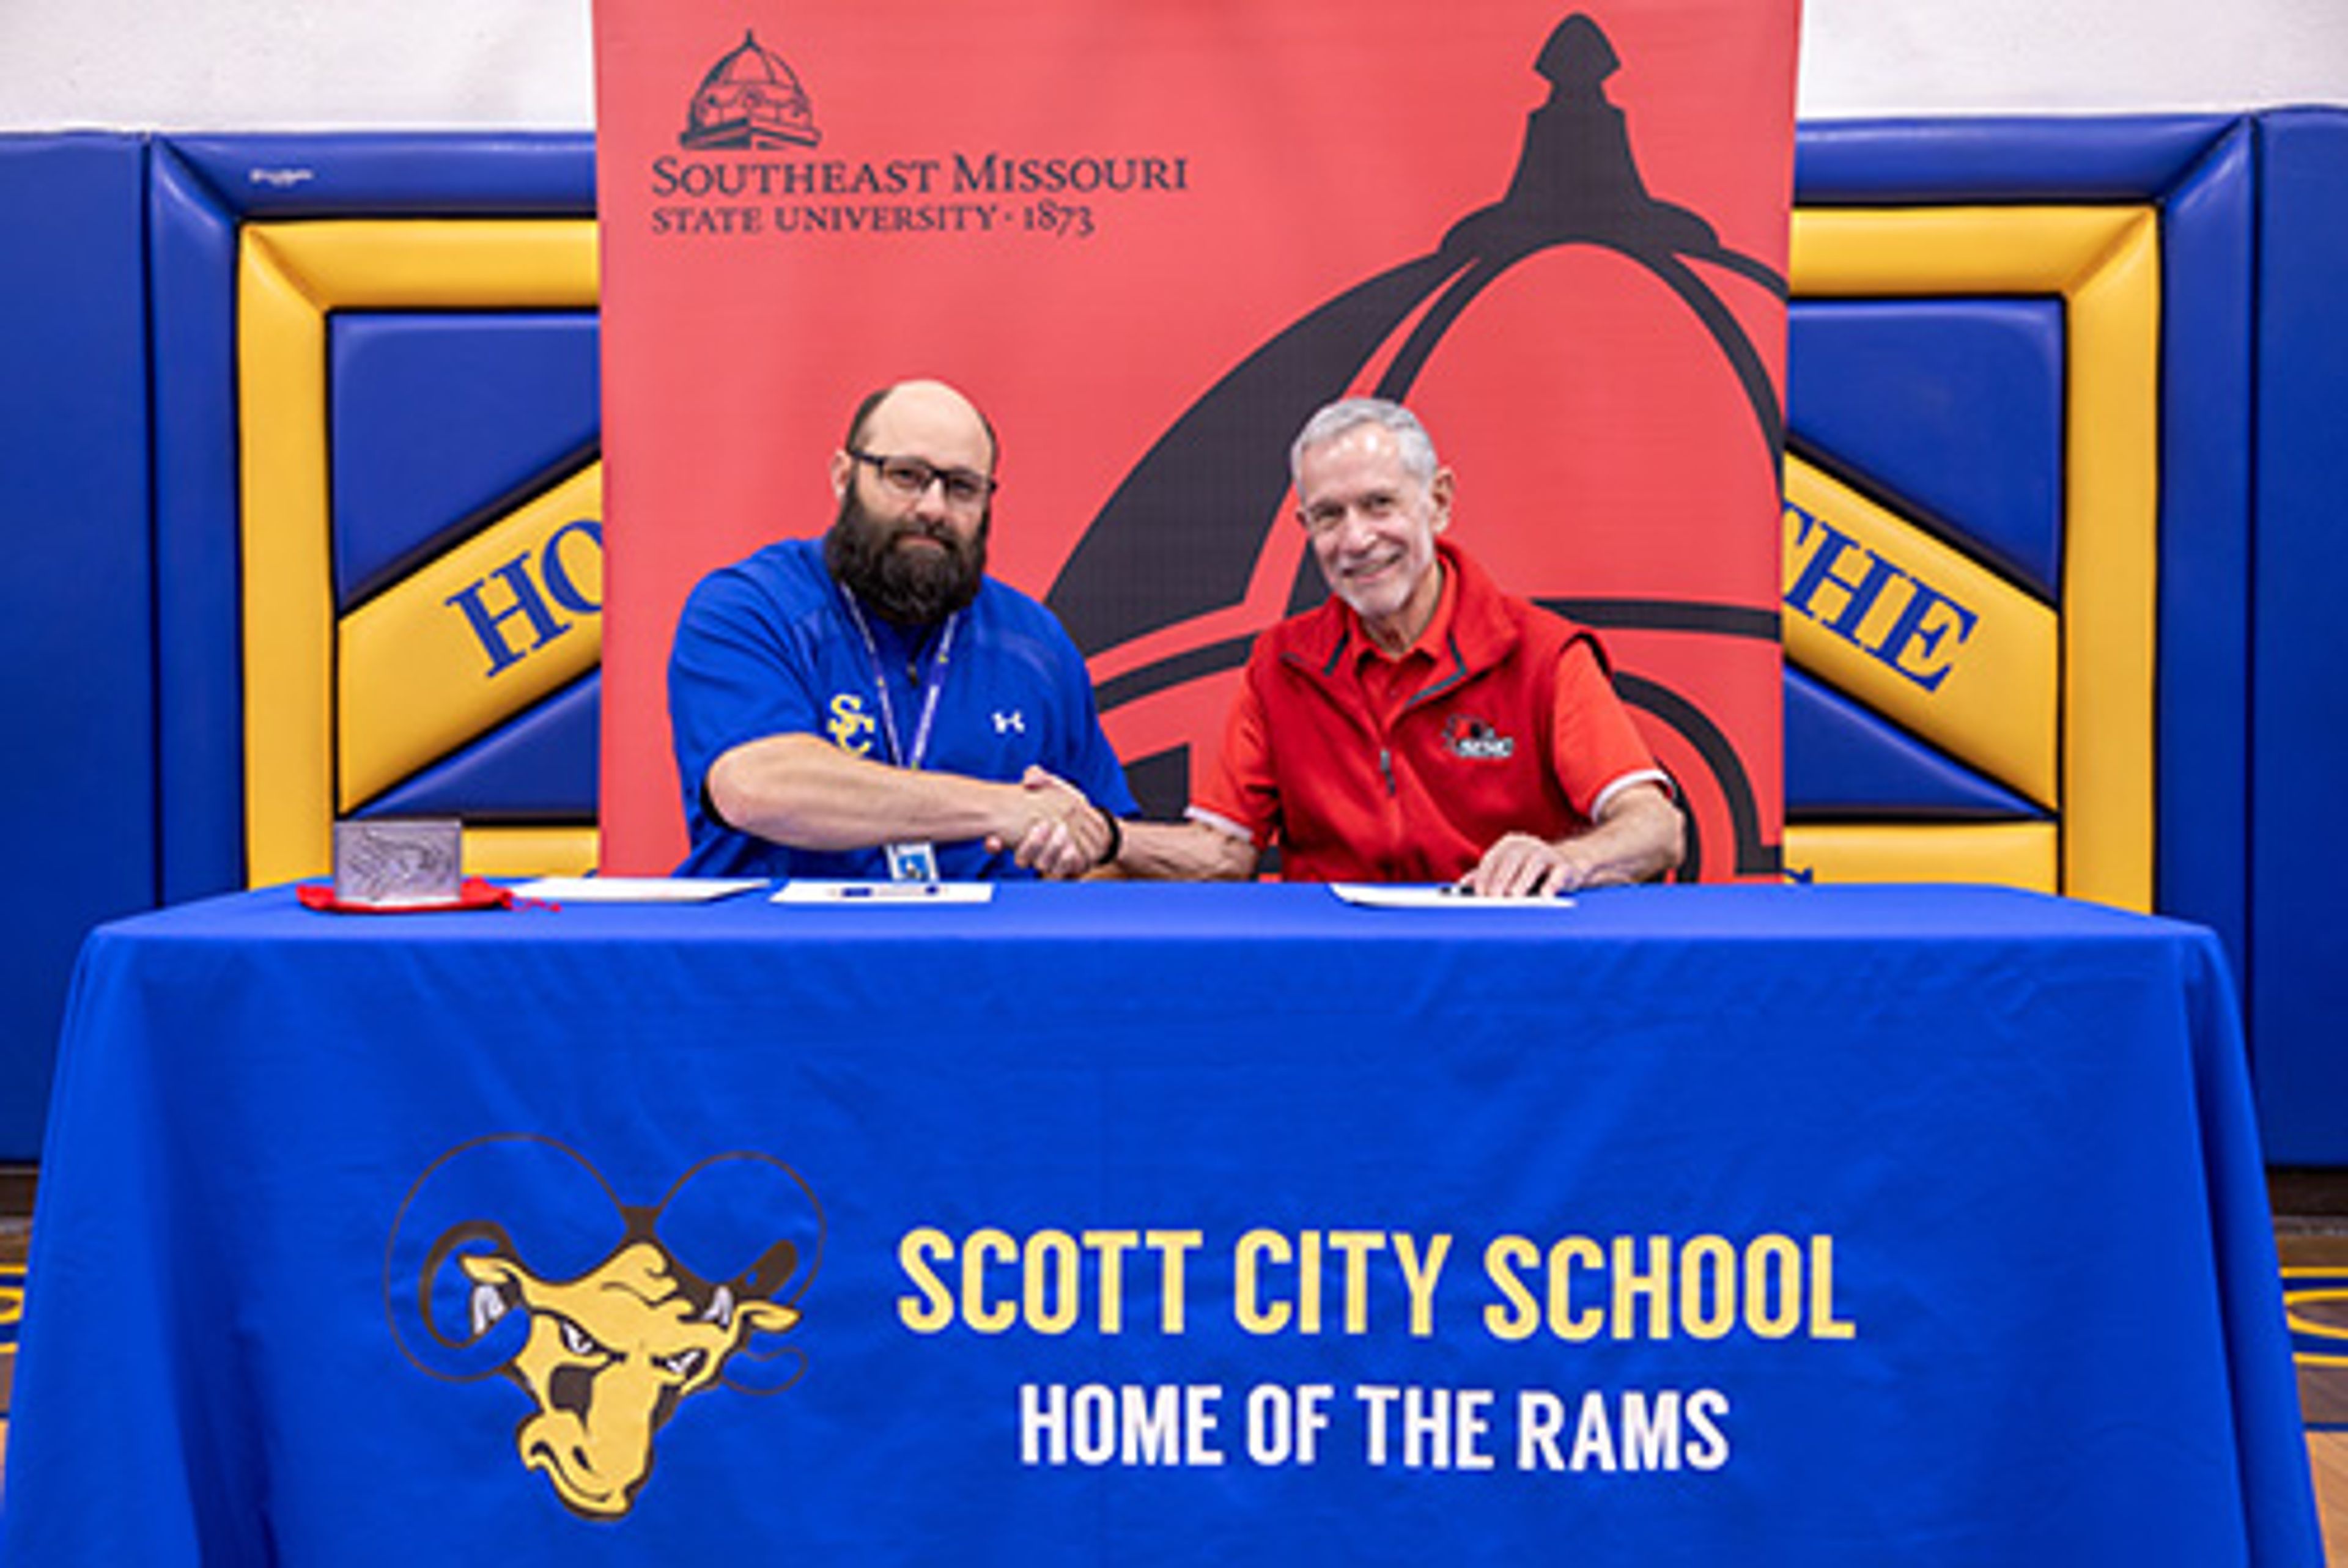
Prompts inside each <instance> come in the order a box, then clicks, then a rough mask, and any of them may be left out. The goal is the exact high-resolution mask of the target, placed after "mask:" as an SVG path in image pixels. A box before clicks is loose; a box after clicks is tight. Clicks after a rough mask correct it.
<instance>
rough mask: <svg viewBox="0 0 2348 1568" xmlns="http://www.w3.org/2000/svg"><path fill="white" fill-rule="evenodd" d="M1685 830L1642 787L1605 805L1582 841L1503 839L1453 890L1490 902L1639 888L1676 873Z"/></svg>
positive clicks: (1671, 810) (1674, 812)
mask: <svg viewBox="0 0 2348 1568" xmlns="http://www.w3.org/2000/svg"><path fill="white" fill-rule="evenodd" d="M1686 843H1687V840H1686V821H1685V819H1684V818H1683V817H1682V816H1681V815H1680V808H1679V806H1678V805H1677V804H1674V803H1673V800H1672V797H1671V796H1670V795H1668V794H1665V793H1664V792H1663V786H1662V785H1660V784H1652V783H1648V782H1645V781H1642V782H1640V783H1636V784H1631V785H1629V786H1628V787H1627V788H1624V789H1622V790H1620V791H1617V792H1616V793H1615V794H1613V795H1612V797H1611V798H1609V799H1608V800H1607V801H1606V803H1605V804H1603V805H1602V806H1601V808H1600V810H1599V813H1598V821H1597V824H1596V825H1594V826H1592V827H1591V829H1590V831H1589V832H1587V833H1583V834H1580V835H1576V836H1574V837H1571V838H1561V839H1559V840H1558V841H1557V842H1555V843H1550V842H1549V841H1548V840H1546V839H1540V838H1535V837H1534V836H1533V835H1531V834H1529V833H1511V834H1506V835H1502V836H1501V837H1500V838H1499V840H1498V841H1497V842H1496V843H1495V844H1493V845H1492V847H1491V848H1489V849H1488V850H1486V851H1484V858H1483V859H1481V860H1479V861H1478V862H1477V863H1476V869H1475V870H1473V871H1470V872H1469V873H1468V875H1467V876H1463V877H1461V878H1460V879H1459V885H1460V886H1462V887H1465V888H1466V889H1467V890H1468V892H1470V893H1477V894H1481V895H1482V896H1484V897H1488V898H1537V897H1546V896H1548V895H1550V894H1553V893H1576V892H1580V891H1581V889H1582V888H1584V887H1612V886H1618V885H1620V884H1622V883H1626V882H1644V881H1646V880H1647V879H1649V878H1650V877H1654V876H1663V875H1664V874H1665V873H1667V872H1669V871H1670V870H1672V868H1673V867H1674V866H1678V865H1679V863H1680V856H1681V854H1682V853H1683V852H1684V849H1685V847H1686Z"/></svg>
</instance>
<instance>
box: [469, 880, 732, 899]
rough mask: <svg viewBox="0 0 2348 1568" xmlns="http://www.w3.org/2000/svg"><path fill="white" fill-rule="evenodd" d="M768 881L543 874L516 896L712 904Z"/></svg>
mask: <svg viewBox="0 0 2348 1568" xmlns="http://www.w3.org/2000/svg"><path fill="white" fill-rule="evenodd" d="M766 885H767V879H766V878H765V877H763V876H541V877H539V878H537V879H536V880H535V881H530V882H523V883H519V884H517V885H516V886H515V887H514V889H513V896H514V897H517V898H542V899H544V900H545V901H546V902H547V903H550V904H710V903H715V902H716V900H718V899H720V898H731V897H733V896H734V895H735V894H736V893H747V892H748V891H749V890H750V889H751V888H753V887H764V886H766Z"/></svg>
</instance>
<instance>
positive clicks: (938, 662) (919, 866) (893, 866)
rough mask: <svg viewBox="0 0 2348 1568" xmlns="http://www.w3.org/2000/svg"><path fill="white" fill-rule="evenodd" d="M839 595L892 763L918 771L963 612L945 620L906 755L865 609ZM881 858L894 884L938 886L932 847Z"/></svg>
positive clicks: (898, 847) (890, 848)
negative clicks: (851, 621) (867, 668)
mask: <svg viewBox="0 0 2348 1568" xmlns="http://www.w3.org/2000/svg"><path fill="white" fill-rule="evenodd" d="M840 592H841V594H842V596H843V597H844V598H845V599H846V600H848V612H849V614H850V615H851V616H853V617H854V618H855V620H856V630H857V632H858V633H859V635H860V636H861V637H862V638H863V640H864V653H865V658H866V660H867V661H869V662H870V665H871V668H872V688H873V690H874V692H877V693H878V694H879V696H880V724H881V731H882V733H883V734H885V735H886V736H887V737H888V741H889V760H890V761H891V762H893V763H895V764H897V765H898V766H899V767H902V768H915V769H918V768H919V767H920V766H921V765H922V758H923V757H924V756H926V755H927V754H928V753H929V749H930V732H931V731H932V729H933V728H934V727H935V726H936V723H937V717H938V698H939V696H940V694H941V693H942V692H943V691H944V690H945V675H946V656H947V655H948V654H949V653H951V652H952V651H953V638H954V628H955V627H956V626H957V625H958V624H960V622H961V620H962V611H960V610H956V611H954V613H953V614H952V615H950V616H948V617H947V618H946V626H945V630H943V631H942V632H941V633H939V634H938V651H937V654H936V657H935V658H933V659H932V661H931V663H930V679H929V682H928V685H927V690H926V691H925V692H923V694H922V717H921V721H920V723H918V724H917V725H915V727H914V730H913V748H912V750H911V752H907V751H906V750H905V749H904V747H903V745H902V743H901V742H900V741H899V740H898V738H897V705H896V703H894V702H891V700H890V697H889V682H888V679H887V677H886V676H885V675H884V674H883V672H882V671H881V669H880V645H879V644H878V643H876V642H874V641H872V629H871V628H870V626H868V625H866V624H865V621H864V609H863V607H862V606H861V605H860V604H858V603H857V602H856V595H855V594H854V593H852V592H850V591H849V589H847V588H846V586H845V585H843V586H842V587H841V589H840ZM880 850H881V854H882V855H883V856H886V857H887V859H888V862H889V880H890V881H891V882H935V881H938V880H939V876H938V850H937V845H933V844H926V843H917V844H884V845H881V846H880Z"/></svg>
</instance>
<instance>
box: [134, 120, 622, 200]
mask: <svg viewBox="0 0 2348 1568" xmlns="http://www.w3.org/2000/svg"><path fill="white" fill-rule="evenodd" d="M171 146H172V147H173V148H175V149H177V150H178V152H179V155H180V158H181V159H184V160H185V161H186V162H187V165H188V167H189V168H190V169H191V170H193V171H195V172H196V173H197V175H198V176H199V177H200V178H201V179H203V180H204V181H205V182H206V183H207V184H209V185H210V186H211V190H212V191H213V193H214V198H215V200H217V201H218V202H219V204H220V205H221V206H223V207H225V208H228V209H230V210H233V211H235V212H237V213H239V214H249V215H251V216H252V217H256V218H310V217H323V216H334V217H369V218H396V217H417V216H432V215H447V216H458V215H462V216H473V215H482V216H486V215H489V214H493V213H511V214H513V215H515V216H544V215H551V214H557V213H565V214H572V215H576V216H580V217H587V216H591V215H592V213H593V212H594V210H595V140H594V138H593V137H592V136H589V135H586V134H585V133H583V132H575V131H564V132H553V133H530V132H510V133H506V134H502V135H500V134H482V133H476V132H470V131H466V132H424V133H414V134H396V133H395V134H384V133H379V132H373V131H359V132H347V133H344V134H340V135H314V136H177V137H173V138H171Z"/></svg>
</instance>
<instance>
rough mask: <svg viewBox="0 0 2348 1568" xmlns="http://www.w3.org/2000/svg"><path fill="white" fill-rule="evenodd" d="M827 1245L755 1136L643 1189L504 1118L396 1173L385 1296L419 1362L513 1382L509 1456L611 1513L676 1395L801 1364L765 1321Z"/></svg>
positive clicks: (632, 1491) (463, 1376)
mask: <svg viewBox="0 0 2348 1568" xmlns="http://www.w3.org/2000/svg"><path fill="white" fill-rule="evenodd" d="M822 1252H823V1214H822V1209H821V1207H820V1205H819V1204H817V1202H816V1200H815V1194H814V1193H813V1192H812V1191H811V1190H810V1189H809V1188H808V1185H807V1184H806V1182H805V1181H803V1180H802V1179H801V1178H800V1177H799V1175H798V1173H797V1172H795V1171H793V1170H792V1169H791V1168H790V1167H789V1166H788V1165H785V1164H783V1163H781V1162H780V1161H778V1160H774V1159H771V1158H769V1157H767V1155H764V1154H755V1153H732V1154H722V1155H719V1156H717V1157H716V1158H714V1159H710V1160H705V1161H703V1162H702V1163H700V1164H698V1165H695V1167H694V1168H693V1169H692V1170H690V1171H688V1172H686V1173H685V1174H684V1175H683V1176H681V1177H679V1178H678V1179H677V1182H676V1184H675V1185H674V1186H672V1187H671V1188H670V1189H669V1191H668V1192H667V1194H665V1195H664V1196H663V1197H662V1198H661V1199H660V1200H659V1201H658V1202H657V1203H654V1204H647V1205H641V1206H639V1205H631V1204H623V1203H622V1202H621V1201H620V1200H619V1199H618V1197H617V1196H616V1195H615V1194H613V1192H612V1190H611V1188H610V1187H609V1186H608V1185H607V1184H605V1183H604V1181H603V1179H602V1176H600V1175H599V1174H597V1173H596V1172H595V1170H594V1168H593V1167H592V1165H590V1164H589V1163H587V1162H586V1161H585V1160H584V1159H583V1158H582V1157H581V1156H580V1155H579V1154H577V1153H574V1152H572V1150H569V1149H566V1148H564V1147H562V1146H561V1144H559V1143H553V1142H551V1140H548V1139H544V1138H538V1137H532V1136H528V1135H521V1134H515V1135H509V1136H499V1137H493V1138H485V1139H481V1140H479V1141H478V1142H476V1143H468V1144H466V1145H464V1146H463V1147H461V1148H459V1149H457V1150H455V1151H453V1152H451V1153H448V1154H447V1155H444V1156H443V1157H442V1158H441V1159H440V1160H439V1161H438V1162H437V1163H435V1164H434V1165H433V1166H432V1168H431V1169H430V1170H428V1171H427V1172H426V1173H424V1174H423V1176H422V1177H420V1178H419V1179H418V1180H417V1184H416V1185H415V1186H414V1187H413V1188H412V1189H411V1190H410V1191H409V1193H408V1194H407V1200H406V1201H405V1202H404V1203H403V1204H401V1206H400V1212H399V1217H398V1219H397V1220H396V1222H395V1223H394V1225H393V1227H392V1235H391V1243H390V1245H389V1247H388V1249H387V1252H386V1259H385V1276H384V1293H385V1305H386V1308H387V1309H388V1310H389V1312H390V1316H391V1323H392V1330H393V1332H394V1334H395V1335H396V1337H397V1338H398V1341H399V1345H400V1348H402V1350H404V1351H405V1352H406V1353H407V1357H408V1358H409V1359H410V1360H412V1361H413V1362H415V1363H416V1365H417V1367H419V1368H422V1369H423V1370H425V1371H427V1372H428V1373H431V1374H432V1375H433V1376H434V1377H438V1378H447V1379H449V1380H451V1381H455V1382H475V1381H479V1380H480V1379H482V1378H488V1377H489V1376H490V1375H491V1374H493V1373H501V1374H503V1375H504V1376H505V1377H506V1378H510V1380H511V1381H512V1382H513V1383H514V1384H515V1385H516V1386H518V1387H519V1388H520V1389H521V1390H522V1391H523V1392H524V1393H525V1394H527V1395H528V1396H529V1397H530V1411H529V1413H528V1414H526V1415H525V1416H524V1417H523V1418H522V1420H521V1423H520V1425H519V1426H518V1427H516V1428H515V1429H514V1447H515V1450H516V1451H517V1453H518V1454H519V1456H520V1460H521V1462H522V1465H523V1467H524V1468H525V1469H529V1470H534V1471H539V1472H540V1473H541V1474H543V1475H544V1476H545V1477H546V1479H547V1481H549V1482H550V1483H551V1485H552V1486H553V1488H554V1492H555V1495H556V1496H557V1497H559V1498H561V1500H562V1502H563V1504H564V1506H566V1507H568V1508H569V1509H571V1511H572V1512H574V1513H577V1514H580V1515H581V1516H582V1517H585V1518H589V1519H615V1518H618V1517H619V1516H621V1515H623V1514H624V1513H626V1512H628V1510H629V1509H630V1508H632V1507H633V1506H634V1503H635V1500H636V1495H637V1493H638V1492H639V1491H642V1490H643V1488H644V1482H645V1481H647V1480H648V1479H649V1478H650V1477H651V1475H652V1469H653V1442H654V1439H655V1438H656V1437H657V1436H658V1435H659V1433H660V1430H661V1428H662V1427H663V1426H664V1425H665V1424H666V1423H667V1421H668V1419H669V1418H670V1417H672V1416H674V1415H675V1413H676V1410H677V1407H678V1405H679V1404H681V1403H682V1402H683V1401H684V1400H685V1399H686V1398H687V1397H688V1396H690V1395H693V1394H697V1393H700V1392H701V1391H702V1390H703V1389H710V1388H714V1387H716V1386H719V1385H721V1384H722V1385H724V1386H725V1387H726V1388H730V1389H736V1390H739V1391H741V1392H745V1393H753V1394H767V1393H774V1392H777V1391H778V1390H780V1389H785V1388H788V1387H789V1386H790V1384H791V1383H793V1382H795V1381H797V1380H798V1375H799V1373H800V1372H801V1371H803V1370H804V1369H805V1358H804V1356H803V1355H802V1354H801V1353H800V1352H799V1351H798V1349H796V1348H791V1347H788V1346H786V1345H783V1344H781V1343H779V1340H780V1337H781V1336H783V1335H785V1334H787V1333H788V1332H789V1331H790V1330H791V1329H792V1328H793V1327H797V1325H798V1322H799V1319H800V1317H801V1312H800V1309H799V1307H798V1301H799V1299H800V1298H801V1297H802V1296H805V1294H806V1293H807V1288H808V1285H809V1284H810V1283H812V1281H813V1279H814V1277H815V1271H816V1266H817V1265H818V1263H819V1261H820V1259H821V1257H822Z"/></svg>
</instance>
